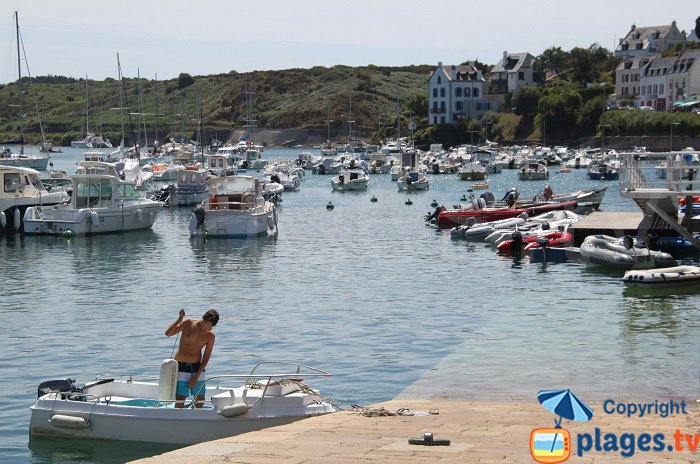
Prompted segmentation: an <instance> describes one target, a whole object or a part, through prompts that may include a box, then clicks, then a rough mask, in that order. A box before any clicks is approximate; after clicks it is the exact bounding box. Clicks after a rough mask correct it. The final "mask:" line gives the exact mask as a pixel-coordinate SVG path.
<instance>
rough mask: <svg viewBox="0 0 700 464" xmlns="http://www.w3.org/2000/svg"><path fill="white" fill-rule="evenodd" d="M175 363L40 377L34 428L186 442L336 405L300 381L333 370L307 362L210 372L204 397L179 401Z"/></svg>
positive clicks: (251, 428)
mask: <svg viewBox="0 0 700 464" xmlns="http://www.w3.org/2000/svg"><path fill="white" fill-rule="evenodd" d="M177 369H178V363H177V361H175V360H174V359H167V360H164V361H163V362H162V364H161V368H160V375H159V376H158V379H157V380H155V381H153V380H150V381H149V380H146V379H135V378H133V377H132V376H121V377H117V376H110V377H107V376H104V375H101V376H98V377H96V378H95V380H93V381H91V382H87V383H85V384H84V385H76V383H75V380H73V379H58V380H49V381H46V382H43V383H41V384H40V385H39V388H38V392H37V395H38V399H37V401H36V403H34V405H33V406H32V407H31V408H30V409H31V418H30V421H29V432H30V433H31V434H32V435H48V436H56V437H63V438H66V439H67V438H69V437H78V438H84V439H95V438H98V439H109V440H128V441H142V442H152V443H173V444H183V445H184V444H194V443H200V442H204V441H211V440H216V439H219V438H224V437H230V436H234V435H239V434H242V433H246V432H251V431H255V430H261V429H264V428H267V427H274V426H278V425H284V424H289V423H292V422H295V421H298V420H302V419H305V418H307V417H312V416H320V415H323V414H328V413H331V412H334V411H335V409H334V408H333V405H332V404H331V401H330V399H329V398H325V397H322V396H321V394H320V392H319V391H318V390H315V389H312V388H310V387H309V386H308V385H306V384H305V383H303V381H304V380H305V379H308V378H310V379H315V378H319V377H327V376H330V375H331V374H329V373H328V372H325V371H322V370H320V369H316V368H313V367H310V366H305V365H303V364H296V363H282V362H267V363H259V364H258V365H256V366H255V367H253V369H252V370H251V371H250V373H247V374H238V375H237V374H230V375H216V374H214V375H212V374H210V373H209V372H208V370H207V378H206V380H205V381H204V386H203V387H202V388H204V390H205V391H204V392H202V394H201V396H204V401H203V402H196V403H195V402H194V401H192V399H191V398H189V399H185V400H184V401H180V402H179V404H177V406H179V407H176V403H178V401H177V400H176V395H175V392H176V383H177ZM264 369H269V370H270V371H271V372H265V371H264ZM235 385H240V386H235ZM196 395H198V396H199V392H197V393H196Z"/></svg>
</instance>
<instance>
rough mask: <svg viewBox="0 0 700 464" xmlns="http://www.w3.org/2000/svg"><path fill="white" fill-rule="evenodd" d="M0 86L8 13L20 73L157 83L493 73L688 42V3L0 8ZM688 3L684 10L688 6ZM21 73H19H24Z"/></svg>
mask: <svg viewBox="0 0 700 464" xmlns="http://www.w3.org/2000/svg"><path fill="white" fill-rule="evenodd" d="M2 4H3V7H4V8H3V13H4V20H3V21H2V22H0V41H1V42H0V44H1V45H0V47H2V48H0V82H8V81H13V80H16V79H17V58H16V48H15V47H16V45H15V38H14V33H15V26H14V17H13V13H14V10H17V11H18V12H19V23H20V33H21V35H22V37H23V41H24V47H25V50H26V53H27V61H28V64H29V69H30V71H31V74H32V75H34V76H37V75H46V74H54V75H64V76H72V77H82V76H85V74H88V75H89V77H90V78H91V79H104V78H105V77H117V65H116V54H117V53H119V55H120V58H121V63H122V69H123V72H124V75H125V76H129V77H132V76H135V75H136V70H137V68H139V69H140V72H141V76H143V77H148V78H151V79H152V78H154V76H155V74H156V73H157V74H158V77H159V78H160V79H168V78H172V77H177V75H178V74H179V73H181V72H187V73H190V74H192V75H195V76H196V75H204V74H215V73H226V72H229V71H231V70H235V71H238V72H247V71H252V70H269V69H288V68H295V67H297V68H310V67H312V66H317V65H318V66H327V67H328V66H333V65H336V64H344V65H349V66H362V65H367V64H376V65H386V66H399V65H408V64H437V62H438V61H442V62H443V63H445V64H459V63H460V62H463V61H466V60H471V59H477V58H478V59H479V60H480V61H482V62H484V63H488V64H495V63H496V62H497V61H498V60H499V59H500V57H501V56H502V54H503V51H504V50H507V51H509V52H526V51H527V52H530V53H532V54H533V55H538V54H540V53H541V52H542V51H543V50H545V49H547V48H549V47H551V46H560V47H561V48H562V49H564V50H570V49H571V48H573V47H588V46H589V45H591V44H592V43H594V42H597V43H599V44H601V45H602V46H604V47H606V48H608V49H612V48H613V46H614V44H615V42H616V41H617V39H619V38H620V37H623V36H624V35H625V34H626V33H627V31H628V30H629V28H630V26H631V25H632V24H633V23H635V24H637V25H638V26H654V25H663V24H669V23H671V21H673V20H674V19H675V20H676V22H677V26H678V28H679V29H680V30H685V31H686V32H689V31H690V30H691V28H693V27H694V26H695V18H696V17H697V16H698V15H699V14H700V8H698V7H697V5H698V3H697V2H696V1H690V0H676V1H673V0H669V1H664V2H658V1H651V0H637V1H634V2H628V1H624V0H622V1H620V0H605V1H603V0H586V1H575V2H574V1H568V0H551V1H550V0H529V1H522V0H518V1H511V0H502V1H500V2H494V1H478V2H476V1H467V0H461V1H455V0H443V1H425V0H423V1H419V0H355V1H345V2H340V1H334V0H306V1H296V0H258V1H246V2H243V1H236V0H219V1H213V0H204V1H196V0H194V1H183V0H167V1H166V0H162V1H161V0H141V1H134V0H120V1H113V2H107V1H102V0H91V1H87V0H3V2H2ZM692 5H695V7H694V8H691V6H692ZM23 74H26V72H25V71H23Z"/></svg>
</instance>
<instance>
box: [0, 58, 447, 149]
mask: <svg viewBox="0 0 700 464" xmlns="http://www.w3.org/2000/svg"><path fill="white" fill-rule="evenodd" d="M432 70H433V67H432V66H428V65H425V66H408V67H402V68H383V67H375V66H369V67H357V68H353V67H348V66H334V67H332V68H324V67H314V68H311V69H288V70H281V71H264V72H263V71H254V72H251V73H241V74H239V73H236V72H231V73H229V74H219V75H209V76H195V77H194V81H195V83H194V84H193V85H191V86H190V87H187V88H185V89H184V90H183V91H182V92H180V91H178V89H177V86H178V82H177V79H172V80H168V81H159V82H155V81H149V80H145V79H144V80H142V81H141V89H142V94H143V108H144V113H149V114H148V115H147V116H145V120H146V124H147V127H148V128H149V130H151V131H153V130H155V125H156V118H155V115H154V114H155V113H156V100H158V102H159V109H158V113H159V114H160V116H159V118H158V119H159V129H160V131H161V133H162V132H164V131H165V132H168V133H171V134H172V133H173V132H178V131H179V130H180V128H181V126H182V124H183V122H182V121H183V118H182V117H181V116H180V112H181V110H180V108H181V105H182V106H183V107H184V113H185V114H186V116H185V118H184V119H185V124H186V126H187V133H188V134H189V135H190V136H193V135H194V133H195V130H196V122H195V121H196V114H197V107H198V103H197V101H199V105H200V106H201V109H202V115H203V118H204V124H205V127H207V128H215V129H230V128H235V127H242V126H244V125H245V121H244V120H245V115H246V109H245V90H244V86H245V84H246V83H248V82H250V83H251V85H252V91H253V117H254V119H255V120H256V122H255V124H256V127H259V128H263V127H272V128H318V129H324V128H326V120H327V119H329V115H330V119H331V120H332V121H333V122H332V123H331V127H332V128H334V129H336V130H346V128H347V120H349V119H350V108H349V106H350V95H351V94H352V119H353V120H354V121H355V127H356V130H357V131H358V132H359V133H364V134H369V133H370V132H373V131H375V130H376V128H377V124H378V122H379V119H380V116H381V120H382V124H383V125H389V126H393V125H394V115H395V114H396V94H397V81H398V86H399V92H400V98H401V101H402V112H404V113H406V114H407V113H408V110H407V109H406V108H407V106H408V103H407V102H408V101H410V100H412V99H413V98H415V97H417V96H422V97H425V95H426V94H427V79H428V75H429V73H430V72H431V71H432ZM24 88H25V95H26V97H25V103H24V105H25V115H26V117H25V127H26V129H25V132H26V137H27V139H28V140H29V141H38V140H40V130H39V124H38V118H37V112H36V109H35V108H36V106H35V105H36V103H38V104H39V107H40V114H41V119H42V122H43V124H44V128H45V130H46V132H47V135H48V137H49V139H50V140H52V141H53V142H54V143H60V144H66V143H69V142H70V140H71V139H75V138H78V137H79V136H80V134H81V132H82V131H84V124H85V122H84V121H85V118H84V108H85V100H84V98H85V83H84V81H80V82H75V83H66V84H32V85H31V86H28V85H25V86H24ZM118 92H119V90H118V83H117V82H116V81H114V80H111V79H108V80H106V81H92V80H90V81H89V98H90V129H91V131H93V132H100V127H101V128H102V131H101V132H102V133H103V134H105V135H106V136H108V137H110V138H111V139H112V140H113V141H114V140H119V138H120V134H121V119H120V118H121V115H120V111H119V110H118V109H110V108H118V107H119V93H118ZM125 92H126V95H127V99H128V103H129V107H130V108H131V112H138V108H139V101H138V90H137V83H136V81H135V80H134V79H129V80H125ZM156 94H158V97H157V98H156ZM17 95H18V89H17V85H15V84H10V85H5V86H3V87H2V88H0V139H9V138H16V137H17V135H18V133H19V119H18V117H17V107H16V105H17V101H18V97H17ZM100 107H102V110H100ZM426 110H427V109H426ZM138 118H139V116H138V115H132V121H133V124H134V127H137V122H138V121H137V119H138ZM126 123H127V134H128V133H129V132H130V130H129V128H128V127H129V123H128V116H127V120H126Z"/></svg>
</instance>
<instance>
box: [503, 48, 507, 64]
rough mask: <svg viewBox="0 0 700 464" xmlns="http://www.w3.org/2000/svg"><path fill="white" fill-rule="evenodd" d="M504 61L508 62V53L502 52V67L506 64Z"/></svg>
mask: <svg viewBox="0 0 700 464" xmlns="http://www.w3.org/2000/svg"><path fill="white" fill-rule="evenodd" d="M506 61H508V52H507V51H505V50H504V51H503V65H504V66H505V64H506Z"/></svg>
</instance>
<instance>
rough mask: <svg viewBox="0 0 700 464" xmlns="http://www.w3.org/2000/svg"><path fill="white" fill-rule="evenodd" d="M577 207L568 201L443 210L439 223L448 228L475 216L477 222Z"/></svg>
mask: <svg viewBox="0 0 700 464" xmlns="http://www.w3.org/2000/svg"><path fill="white" fill-rule="evenodd" d="M575 208H576V202H575V201H567V202H562V203H543V204H540V205H532V206H527V207H518V208H484V209H479V210H473V209H470V210H466V211H443V212H442V213H440V214H439V215H438V218H437V225H438V227H440V228H447V227H454V226H461V225H463V224H466V223H467V221H468V220H469V218H472V217H473V218H475V219H476V221H477V222H489V221H499V220H502V219H509V218H514V217H517V216H519V215H521V214H522V213H527V215H528V216H536V215H538V214H542V213H546V212H548V211H555V210H560V209H565V210H574V209H575Z"/></svg>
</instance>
